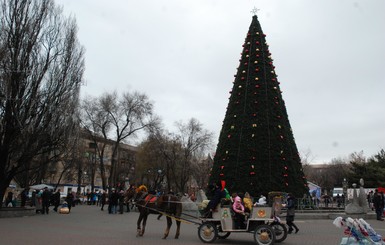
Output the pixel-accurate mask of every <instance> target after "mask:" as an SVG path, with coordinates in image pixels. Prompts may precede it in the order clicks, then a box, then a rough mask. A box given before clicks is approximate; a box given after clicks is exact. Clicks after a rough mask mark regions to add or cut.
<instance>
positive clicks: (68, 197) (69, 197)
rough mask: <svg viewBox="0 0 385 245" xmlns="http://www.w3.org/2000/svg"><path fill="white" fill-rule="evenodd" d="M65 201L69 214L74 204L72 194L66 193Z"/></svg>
mask: <svg viewBox="0 0 385 245" xmlns="http://www.w3.org/2000/svg"><path fill="white" fill-rule="evenodd" d="M65 201H66V202H67V204H68V210H69V213H70V212H71V208H72V205H73V202H74V194H72V192H68V194H67V197H66V200H65Z"/></svg>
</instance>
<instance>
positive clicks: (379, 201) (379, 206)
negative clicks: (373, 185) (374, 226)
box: [373, 189, 384, 221]
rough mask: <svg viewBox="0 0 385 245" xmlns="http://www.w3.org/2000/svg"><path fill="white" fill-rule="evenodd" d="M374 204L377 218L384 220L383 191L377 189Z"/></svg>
mask: <svg viewBox="0 0 385 245" xmlns="http://www.w3.org/2000/svg"><path fill="white" fill-rule="evenodd" d="M373 206H374V209H375V210H376V215H377V220H380V221H383V220H384V219H383V218H382V213H383V210H384V198H383V195H382V193H380V192H379V191H378V190H377V189H376V191H375V192H374V195H373Z"/></svg>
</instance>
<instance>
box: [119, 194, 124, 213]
mask: <svg viewBox="0 0 385 245" xmlns="http://www.w3.org/2000/svg"><path fill="white" fill-rule="evenodd" d="M123 207H124V190H120V192H119V213H120V214H123Z"/></svg>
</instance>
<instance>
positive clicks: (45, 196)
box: [41, 187, 51, 214]
mask: <svg viewBox="0 0 385 245" xmlns="http://www.w3.org/2000/svg"><path fill="white" fill-rule="evenodd" d="M41 200H42V206H43V212H42V214H45V213H47V214H48V213H49V205H50V201H51V192H50V191H49V190H48V188H47V187H45V188H44V191H43V193H42V194H41Z"/></svg>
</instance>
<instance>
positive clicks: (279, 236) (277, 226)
mask: <svg viewBox="0 0 385 245" xmlns="http://www.w3.org/2000/svg"><path fill="white" fill-rule="evenodd" d="M270 226H271V228H273V230H274V233H275V242H283V241H284V240H285V239H286V237H287V228H286V225H284V224H281V223H278V222H274V223H272V224H271V225H270Z"/></svg>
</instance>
